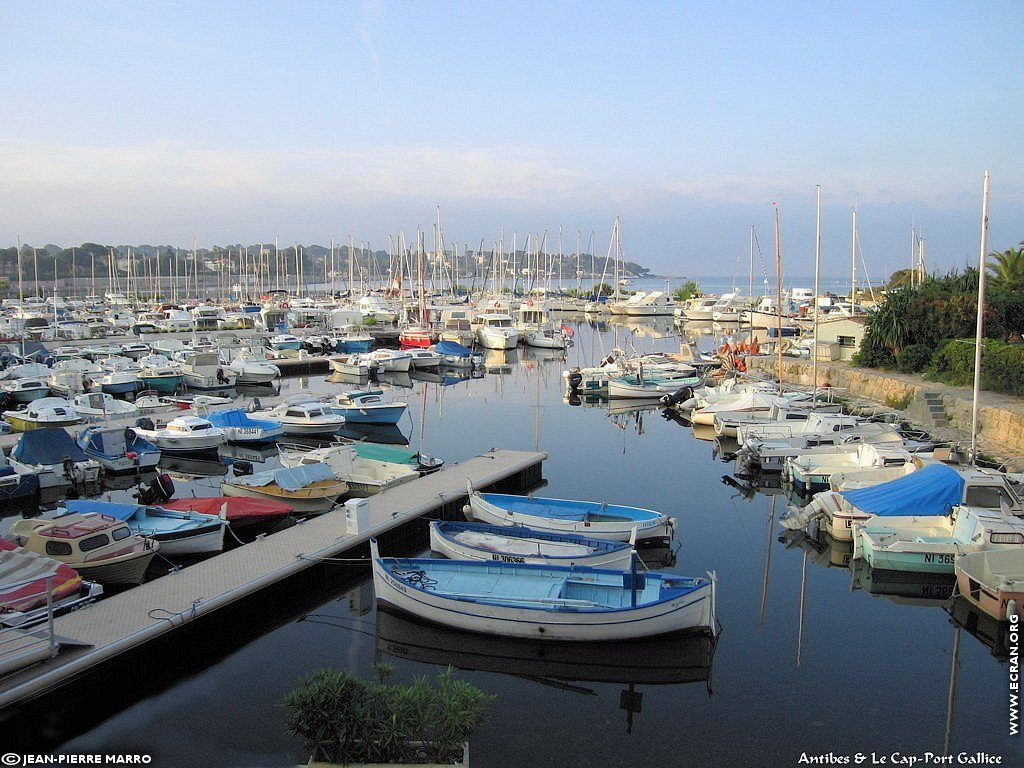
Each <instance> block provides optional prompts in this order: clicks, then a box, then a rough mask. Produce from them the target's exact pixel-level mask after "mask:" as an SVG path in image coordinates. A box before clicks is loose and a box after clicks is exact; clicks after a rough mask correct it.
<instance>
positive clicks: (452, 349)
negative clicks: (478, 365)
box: [434, 341, 473, 357]
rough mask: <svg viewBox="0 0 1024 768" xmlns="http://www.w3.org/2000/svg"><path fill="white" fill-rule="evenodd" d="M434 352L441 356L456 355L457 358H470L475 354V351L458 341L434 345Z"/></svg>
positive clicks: (441, 342) (440, 342)
mask: <svg viewBox="0 0 1024 768" xmlns="http://www.w3.org/2000/svg"><path fill="white" fill-rule="evenodd" d="M434 351H435V352H437V353H438V354H439V355H455V356H456V357H469V356H470V355H472V354H473V350H471V349H470V348H469V347H466V346H463V345H462V344H459V343H458V342H457V341H439V342H437V344H435V345H434Z"/></svg>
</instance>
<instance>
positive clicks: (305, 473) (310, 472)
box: [234, 462, 337, 491]
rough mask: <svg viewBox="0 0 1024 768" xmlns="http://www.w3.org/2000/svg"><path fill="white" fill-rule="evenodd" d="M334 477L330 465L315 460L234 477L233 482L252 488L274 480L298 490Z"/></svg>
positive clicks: (268, 483)
mask: <svg viewBox="0 0 1024 768" xmlns="http://www.w3.org/2000/svg"><path fill="white" fill-rule="evenodd" d="M336 479H337V478H336V477H335V476H334V473H333V472H332V471H331V468H330V467H328V466H327V465H326V464H324V463H323V462H317V463H316V464H303V465H301V466H298V467H287V468H284V469H273V470H270V471H269V472H258V473H257V474H255V475H249V476H248V477H236V478H235V480H234V482H235V483H237V484H238V485H248V486H252V487H254V488H258V487H260V486H262V485H270V484H271V483H275V482H276V483H277V484H278V485H279V486H281V487H282V488H283V489H284V490H286V491H300V490H302V489H303V488H306V487H307V486H310V485H312V484H313V483H317V482H320V481H321V480H336Z"/></svg>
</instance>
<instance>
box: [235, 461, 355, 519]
mask: <svg viewBox="0 0 1024 768" xmlns="http://www.w3.org/2000/svg"><path fill="white" fill-rule="evenodd" d="M220 487H221V491H222V492H223V493H224V495H225V496H255V497H257V498H270V499H275V500H277V501H283V502H285V503H287V504H290V505H291V506H292V509H294V510H295V511H296V512H306V513H316V512H326V511H328V510H329V509H330V508H331V507H333V506H334V504H335V502H337V500H338V498H339V497H340V496H341V495H342V494H343V493H345V492H346V491H348V485H347V484H346V483H345V482H344V481H343V480H339V479H338V478H337V477H335V476H334V472H332V471H331V468H330V467H328V466H327V465H326V464H324V463H322V462H320V463H316V464H303V465H301V466H298V467H287V468H283V469H272V470H269V471H267V472H258V473H256V474H254V475H243V476H241V477H235V478H232V479H231V480H223V481H221V484H220Z"/></svg>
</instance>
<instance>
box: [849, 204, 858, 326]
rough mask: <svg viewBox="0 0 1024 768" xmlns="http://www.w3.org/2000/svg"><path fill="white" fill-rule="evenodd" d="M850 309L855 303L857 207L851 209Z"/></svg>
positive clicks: (852, 308)
mask: <svg viewBox="0 0 1024 768" xmlns="http://www.w3.org/2000/svg"><path fill="white" fill-rule="evenodd" d="M850 264H851V265H852V266H851V272H850V311H851V312H853V311H854V307H855V306H856V305H857V209H856V208H854V209H853V235H852V242H851V244H850Z"/></svg>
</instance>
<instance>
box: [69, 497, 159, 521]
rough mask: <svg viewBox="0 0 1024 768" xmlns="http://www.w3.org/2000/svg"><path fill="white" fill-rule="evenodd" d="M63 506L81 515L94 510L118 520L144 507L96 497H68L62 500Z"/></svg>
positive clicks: (128, 517)
mask: <svg viewBox="0 0 1024 768" xmlns="http://www.w3.org/2000/svg"><path fill="white" fill-rule="evenodd" d="M64 507H65V508H66V509H67V511H68V512H75V513H78V514H82V515H84V514H86V513H87V512H95V513H96V514H97V515H109V516H110V517H115V518H117V519H118V520H129V519H130V518H131V517H132V516H133V515H134V514H135V513H136V512H138V511H139V510H140V509H144V507H142V506H140V505H138V504H118V503H116V502H112V501H99V500H97V499H68V500H67V501H65V502H64Z"/></svg>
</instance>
